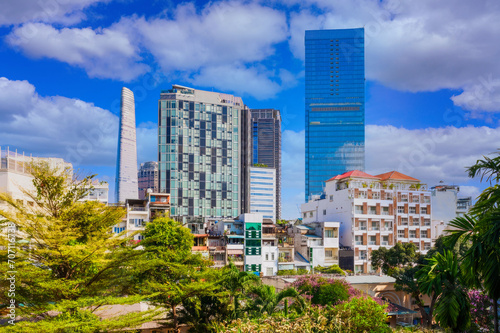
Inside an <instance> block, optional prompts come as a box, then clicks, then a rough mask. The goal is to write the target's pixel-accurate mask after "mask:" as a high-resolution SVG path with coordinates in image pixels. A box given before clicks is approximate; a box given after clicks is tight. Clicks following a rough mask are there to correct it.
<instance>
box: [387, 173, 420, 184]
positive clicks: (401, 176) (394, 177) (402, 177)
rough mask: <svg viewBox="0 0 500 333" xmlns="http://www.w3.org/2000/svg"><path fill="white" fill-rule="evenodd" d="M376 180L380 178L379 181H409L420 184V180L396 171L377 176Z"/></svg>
mask: <svg viewBox="0 0 500 333" xmlns="http://www.w3.org/2000/svg"><path fill="white" fill-rule="evenodd" d="M377 178H380V180H409V181H414V182H420V180H418V179H416V178H413V177H410V176H407V175H404V174H402V173H401V172H397V171H390V172H386V173H383V174H381V175H377Z"/></svg>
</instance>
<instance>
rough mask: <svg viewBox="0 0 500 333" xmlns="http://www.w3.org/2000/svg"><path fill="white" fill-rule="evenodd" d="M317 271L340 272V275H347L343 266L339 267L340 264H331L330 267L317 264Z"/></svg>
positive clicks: (324, 272)
mask: <svg viewBox="0 0 500 333" xmlns="http://www.w3.org/2000/svg"><path fill="white" fill-rule="evenodd" d="M314 271H315V272H320V273H323V274H340V275H345V272H344V271H343V270H342V268H340V267H339V265H331V266H328V267H322V266H316V267H314Z"/></svg>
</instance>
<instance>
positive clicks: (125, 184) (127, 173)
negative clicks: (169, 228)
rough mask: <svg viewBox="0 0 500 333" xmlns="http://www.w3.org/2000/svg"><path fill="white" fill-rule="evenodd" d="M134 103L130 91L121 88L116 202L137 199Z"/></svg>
mask: <svg viewBox="0 0 500 333" xmlns="http://www.w3.org/2000/svg"><path fill="white" fill-rule="evenodd" d="M138 197H139V191H138V187H137V145H136V136H135V102H134V94H133V93H132V91H130V89H127V88H125V87H123V88H122V98H121V103H120V130H119V138H118V158H117V165H116V197H115V199H116V202H125V199H138Z"/></svg>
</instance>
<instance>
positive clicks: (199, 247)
mask: <svg viewBox="0 0 500 333" xmlns="http://www.w3.org/2000/svg"><path fill="white" fill-rule="evenodd" d="M191 250H192V251H208V246H193V247H191Z"/></svg>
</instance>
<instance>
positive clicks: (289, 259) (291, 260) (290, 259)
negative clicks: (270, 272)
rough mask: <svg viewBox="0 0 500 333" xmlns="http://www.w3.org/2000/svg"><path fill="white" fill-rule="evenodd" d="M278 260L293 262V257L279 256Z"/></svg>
mask: <svg viewBox="0 0 500 333" xmlns="http://www.w3.org/2000/svg"><path fill="white" fill-rule="evenodd" d="M278 262H293V259H292V258H289V257H279V258H278Z"/></svg>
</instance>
